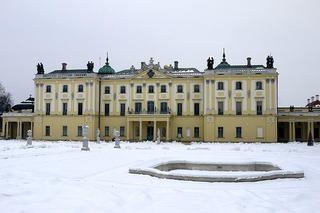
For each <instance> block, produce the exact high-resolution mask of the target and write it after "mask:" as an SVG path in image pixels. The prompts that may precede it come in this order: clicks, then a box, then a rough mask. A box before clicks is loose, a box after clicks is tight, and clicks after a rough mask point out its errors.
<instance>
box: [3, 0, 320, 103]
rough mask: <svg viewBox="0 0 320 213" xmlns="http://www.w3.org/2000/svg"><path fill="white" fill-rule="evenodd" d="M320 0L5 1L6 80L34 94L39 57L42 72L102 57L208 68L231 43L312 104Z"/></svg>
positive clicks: (290, 95) (282, 91)
mask: <svg viewBox="0 0 320 213" xmlns="http://www.w3.org/2000/svg"><path fill="white" fill-rule="evenodd" d="M319 8H320V1H318V0H304V1H303V0H300V1H297V0H283V1H280V0H267V1H260V0H259V1H256V0H243V1H239V0H223V1H221V0H220V1H215V0H194V1H190V0H181V1H180V0H158V1H153V0H134V1H133V0H116V1H108V0H90V1H83V0H68V1H67V0H55V1H43V0H28V1H24V0H20V1H18V0H2V1H1V12H0V62H1V65H0V66H1V67H0V74H1V75H0V82H1V83H2V84H3V85H4V86H5V87H6V89H7V90H8V91H9V92H11V93H12V95H13V98H14V101H15V103H17V102H20V101H22V100H23V99H25V98H27V97H28V96H29V94H34V83H33V78H34V74H35V73H36V64H37V63H38V62H42V63H43V64H44V68H45V72H50V71H52V70H55V69H61V63H62V62H66V63H68V68H69V69H72V68H85V67H86V63H87V61H88V60H92V61H93V62H94V63H95V71H97V70H98V69H99V58H100V57H101V64H102V65H103V64H104V62H105V57H106V53H107V51H108V52H109V58H110V65H111V66H112V67H113V68H114V69H115V70H116V71H120V70H122V69H127V68H129V67H130V66H131V65H134V66H135V67H139V66H140V62H141V61H148V60H149V58H150V57H153V58H154V59H155V62H158V61H159V62H160V64H161V66H163V65H165V64H172V63H173V61H174V60H178V61H179V66H180V67H195V68H197V69H199V70H203V69H204V68H205V67H206V59H207V58H208V56H213V57H214V59H215V65H217V63H219V62H220V61H221V57H222V48H225V49H226V56H227V61H228V62H229V63H230V64H245V63H246V58H247V57H248V56H250V57H252V63H253V64H264V65H265V58H266V56H267V55H268V54H270V53H271V54H272V55H273V56H274V59H275V64H274V65H275V67H276V68H278V72H279V105H280V106H288V105H291V104H294V105H305V104H306V99H307V98H309V97H310V96H312V95H316V94H319V93H320V87H319V80H320V78H319V77H320V69H319V58H320V54H319V53H320V12H319Z"/></svg>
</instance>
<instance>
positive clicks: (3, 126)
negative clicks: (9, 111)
mask: <svg viewBox="0 0 320 213" xmlns="http://www.w3.org/2000/svg"><path fill="white" fill-rule="evenodd" d="M5 125H6V122H4V120H2V136H3V137H5V132H4V131H5Z"/></svg>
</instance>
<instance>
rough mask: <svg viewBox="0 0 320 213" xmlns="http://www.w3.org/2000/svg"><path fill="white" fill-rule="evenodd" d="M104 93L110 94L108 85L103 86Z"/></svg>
mask: <svg viewBox="0 0 320 213" xmlns="http://www.w3.org/2000/svg"><path fill="white" fill-rule="evenodd" d="M104 94H110V87H109V86H105V87H104Z"/></svg>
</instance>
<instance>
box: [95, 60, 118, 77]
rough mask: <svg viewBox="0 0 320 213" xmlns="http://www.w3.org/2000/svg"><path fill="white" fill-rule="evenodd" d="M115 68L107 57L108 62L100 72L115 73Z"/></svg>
mask: <svg viewBox="0 0 320 213" xmlns="http://www.w3.org/2000/svg"><path fill="white" fill-rule="evenodd" d="M114 73H115V71H114V69H113V68H112V67H111V66H110V65H109V58H108V57H107V59H106V64H105V65H104V66H103V67H101V68H100V69H99V72H98V74H114Z"/></svg>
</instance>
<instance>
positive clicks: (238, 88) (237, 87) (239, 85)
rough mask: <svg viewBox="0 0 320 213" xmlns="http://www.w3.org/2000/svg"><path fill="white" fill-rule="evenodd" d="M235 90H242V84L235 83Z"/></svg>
mask: <svg viewBox="0 0 320 213" xmlns="http://www.w3.org/2000/svg"><path fill="white" fill-rule="evenodd" d="M236 90H242V82H241V81H237V82H236Z"/></svg>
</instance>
